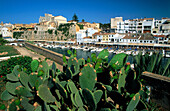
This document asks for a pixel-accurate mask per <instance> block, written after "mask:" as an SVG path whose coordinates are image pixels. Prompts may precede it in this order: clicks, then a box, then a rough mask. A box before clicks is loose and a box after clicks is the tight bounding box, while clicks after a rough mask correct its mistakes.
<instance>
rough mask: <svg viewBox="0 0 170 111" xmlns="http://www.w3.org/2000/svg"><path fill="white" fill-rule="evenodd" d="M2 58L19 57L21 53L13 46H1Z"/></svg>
mask: <svg viewBox="0 0 170 111" xmlns="http://www.w3.org/2000/svg"><path fill="white" fill-rule="evenodd" d="M5 52H6V54H2V53H5ZM0 53H1V54H2V55H1V54H0V57H6V56H13V55H19V52H18V50H17V49H15V48H14V47H12V46H6V45H4V46H0Z"/></svg>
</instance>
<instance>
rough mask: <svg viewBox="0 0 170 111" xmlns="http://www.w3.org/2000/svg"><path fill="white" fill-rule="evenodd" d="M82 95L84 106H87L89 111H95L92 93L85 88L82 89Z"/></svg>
mask: <svg viewBox="0 0 170 111" xmlns="http://www.w3.org/2000/svg"><path fill="white" fill-rule="evenodd" d="M82 93H83V97H84V99H85V102H86V104H87V105H88V106H89V110H90V111H95V109H96V106H97V104H96V100H95V97H94V95H93V93H92V92H91V91H90V90H89V89H87V88H86V89H83V90H82Z"/></svg>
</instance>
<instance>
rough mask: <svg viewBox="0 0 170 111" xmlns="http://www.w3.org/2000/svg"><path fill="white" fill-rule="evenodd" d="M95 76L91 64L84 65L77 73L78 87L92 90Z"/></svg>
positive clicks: (95, 79)
mask: <svg viewBox="0 0 170 111" xmlns="http://www.w3.org/2000/svg"><path fill="white" fill-rule="evenodd" d="M96 81H97V76H96V72H95V70H94V68H93V67H92V66H90V65H89V64H88V65H85V66H84V67H83V69H82V71H81V72H80V74H79V82H80V87H81V88H82V89H85V88H88V89H89V90H92V89H93V88H94V86H95V84H96Z"/></svg>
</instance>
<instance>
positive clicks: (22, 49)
mask: <svg viewBox="0 0 170 111" xmlns="http://www.w3.org/2000/svg"><path fill="white" fill-rule="evenodd" d="M15 49H17V50H18V52H20V54H21V55H23V56H30V57H32V59H37V60H38V58H41V60H44V59H45V58H46V57H45V56H43V55H40V54H38V53H36V52H33V51H31V50H28V49H26V48H25V47H18V46H16V47H15ZM46 61H47V63H48V65H52V63H53V61H52V60H50V59H47V60H46ZM55 64H56V66H57V68H58V69H59V70H61V71H62V70H63V66H62V65H59V64H58V63H56V62H55Z"/></svg>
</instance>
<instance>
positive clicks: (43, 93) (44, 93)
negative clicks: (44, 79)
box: [38, 84, 56, 102]
mask: <svg viewBox="0 0 170 111" xmlns="http://www.w3.org/2000/svg"><path fill="white" fill-rule="evenodd" d="M38 89H39V90H38V96H39V97H40V98H41V99H42V100H44V101H45V102H55V101H56V99H55V97H54V96H53V95H52V94H51V92H50V90H49V89H48V87H47V86H46V85H43V84H42V85H40V86H39V88H38Z"/></svg>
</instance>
